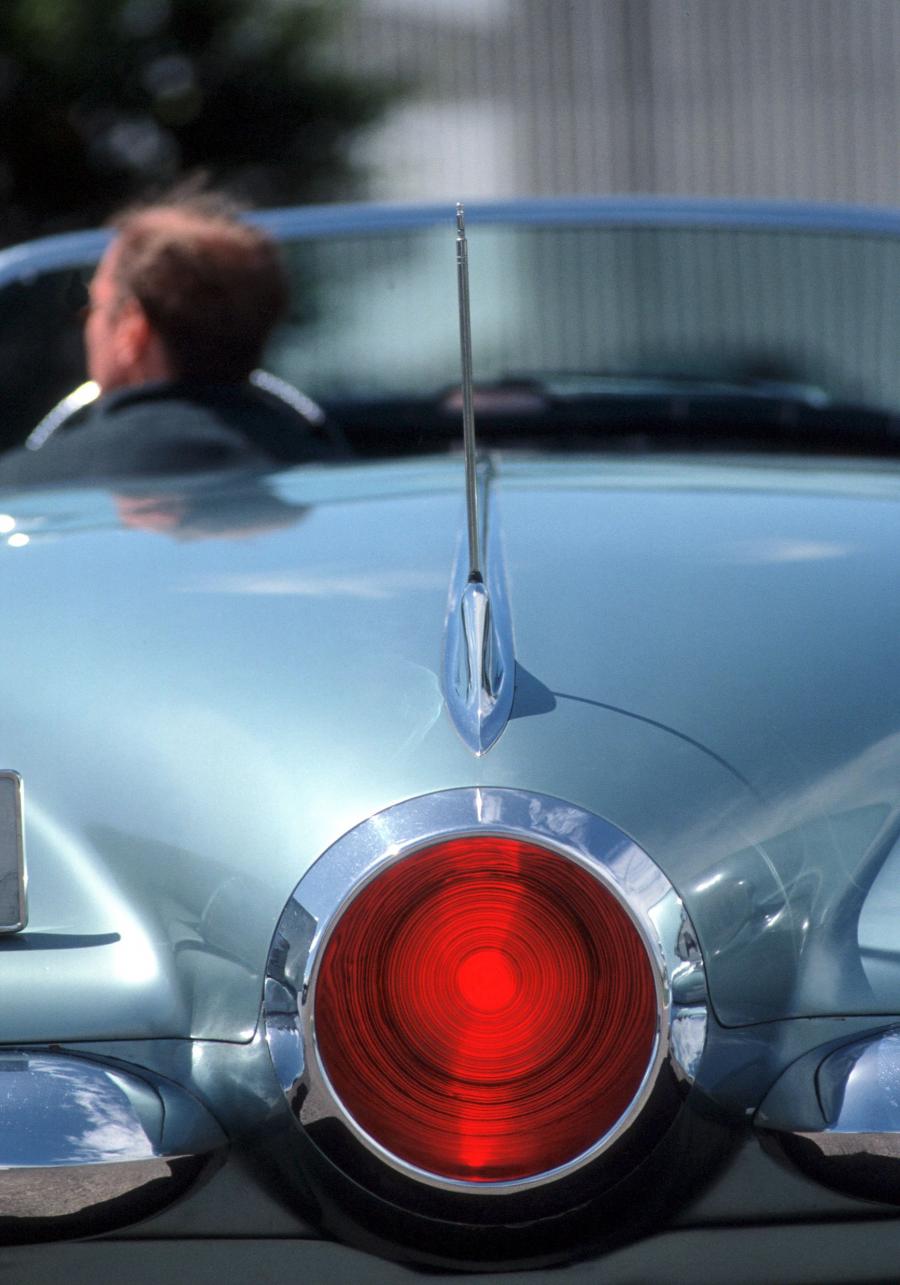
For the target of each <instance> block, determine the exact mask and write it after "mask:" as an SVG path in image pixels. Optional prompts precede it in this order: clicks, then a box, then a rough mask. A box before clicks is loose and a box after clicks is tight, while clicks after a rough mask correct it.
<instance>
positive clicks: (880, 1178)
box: [754, 1027, 900, 1205]
mask: <svg viewBox="0 0 900 1285" xmlns="http://www.w3.org/2000/svg"><path fill="white" fill-rule="evenodd" d="M754 1123H755V1125H756V1127H757V1128H758V1129H760V1130H762V1131H764V1132H765V1133H768V1134H771V1135H774V1136H775V1137H776V1138H777V1139H778V1141H779V1143H780V1144H781V1146H782V1149H783V1150H784V1151H785V1152H786V1153H787V1155H788V1156H789V1157H790V1158H791V1160H793V1161H794V1163H795V1164H797V1165H798V1167H800V1168H802V1169H803V1170H805V1171H806V1172H807V1173H808V1174H810V1176H811V1177H813V1178H815V1179H817V1181H819V1182H823V1183H825V1184H826V1185H827V1186H830V1187H835V1188H837V1189H838V1190H840V1191H844V1192H848V1193H849V1194H851V1195H856V1196H862V1197H863V1198H865V1199H867V1200H880V1201H885V1202H887V1203H890V1204H895V1205H896V1204H900V1028H897V1027H894V1028H891V1029H889V1030H886V1031H879V1032H877V1033H876V1034H874V1035H869V1036H866V1037H865V1038H864V1039H861V1040H855V1041H854V1042H853V1043H852V1044H844V1045H841V1046H839V1047H837V1048H833V1047H832V1048H831V1049H830V1050H821V1049H819V1050H815V1051H814V1052H812V1053H808V1054H807V1055H806V1056H805V1057H802V1058H800V1059H799V1061H797V1062H795V1063H793V1065H792V1066H790V1067H788V1069H787V1071H785V1072H784V1074H783V1075H782V1076H781V1078H780V1079H779V1080H778V1081H777V1082H776V1083H775V1085H774V1086H773V1087H772V1089H770V1091H769V1093H768V1094H767V1096H766V1099H765V1101H764V1102H763V1103H762V1105H761V1106H760V1108H759V1111H758V1112H757V1114H756V1119H755V1121H754Z"/></svg>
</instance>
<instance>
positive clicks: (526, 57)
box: [335, 0, 900, 205]
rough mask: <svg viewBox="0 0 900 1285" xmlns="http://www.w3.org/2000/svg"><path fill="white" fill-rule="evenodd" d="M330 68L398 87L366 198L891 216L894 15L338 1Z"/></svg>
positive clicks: (898, 56)
mask: <svg viewBox="0 0 900 1285" xmlns="http://www.w3.org/2000/svg"><path fill="white" fill-rule="evenodd" d="M335 56H336V58H338V59H339V60H340V61H341V62H342V63H344V64H345V65H347V66H348V67H351V68H356V69H358V70H360V71H365V72H373V73H377V74H380V75H385V76H387V77H390V78H393V79H396V80H397V81H400V82H402V83H404V84H405V85H406V86H407V94H406V96H405V98H404V99H403V100H402V101H401V102H400V104H399V105H398V106H397V107H396V108H395V109H393V111H392V112H391V113H390V114H389V116H388V117H387V118H386V119H385V120H384V122H383V123H382V124H381V125H380V126H379V127H378V128H376V129H374V130H373V131H371V132H370V134H369V135H368V136H367V137H366V138H364V139H363V140H362V141H361V142H360V144H359V146H360V148H361V152H362V155H361V159H362V160H363V162H364V165H365V167H366V168H367V169H368V171H369V174H370V176H371V178H370V187H369V191H368V195H369V196H371V197H375V198H384V199H396V200H431V199H440V200H444V199H454V198H456V197H460V196H461V197H469V198H494V197H497V198H499V197H506V196H519V195H552V194H569V193H571V194H586V193H611V192H648V193H650V192H657V193H669V194H681V195H713V196H756V197H772V198H785V199H795V200H817V201H818V200H830V201H847V202H862V203H866V204H883V205H900V0H357V3H356V6H355V8H354V9H351V10H350V11H349V12H348V14H347V17H346V18H345V20H344V22H343V25H342V28H341V31H340V35H339V38H338V41H337V45H336V48H335Z"/></svg>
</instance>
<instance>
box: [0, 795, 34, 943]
mask: <svg viewBox="0 0 900 1285" xmlns="http://www.w3.org/2000/svg"><path fill="white" fill-rule="evenodd" d="M24 802H25V791H24V786H23V785H22V778H21V776H19V773H18V772H11V771H2V770H0V934H7V933H18V932H21V931H22V929H23V928H24V927H25V925H26V924H27V923H28V874H27V870H26V866H25V829H24V820H23V811H24Z"/></svg>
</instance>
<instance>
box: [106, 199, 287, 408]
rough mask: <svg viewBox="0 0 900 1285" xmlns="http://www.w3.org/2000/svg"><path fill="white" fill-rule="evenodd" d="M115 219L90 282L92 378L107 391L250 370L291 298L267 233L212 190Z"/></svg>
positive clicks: (237, 375) (222, 377)
mask: <svg viewBox="0 0 900 1285" xmlns="http://www.w3.org/2000/svg"><path fill="white" fill-rule="evenodd" d="M115 227H116V229H117V235H116V237H115V239H114V240H113V241H112V243H111V244H110V246H109V248H108V249H107V251H106V253H105V254H104V256H103V258H102V260H101V261H100V265H99V267H98V268H97V272H96V274H95V276H94V279H93V281H92V282H91V287H90V304H89V308H88V318H87V323H86V327H85V348H86V351H87V360H88V373H89V375H90V377H91V379H94V380H96V382H97V383H98V384H99V385H100V387H101V388H102V389H103V390H104V391H109V390H110V389H113V388H121V387H125V386H128V385H134V384H142V383H146V382H147V381H148V380H155V379H181V380H188V381H191V382H195V383H217V384H220V383H239V382H240V381H242V380H244V379H246V378H247V376H248V375H249V374H250V372H251V371H252V370H253V368H254V367H255V366H257V365H258V364H259V360H260V356H261V353H262V349H263V346H264V344H265V342H266V340H267V339H268V337H269V335H270V333H271V331H272V329H273V327H274V326H275V324H276V322H277V321H278V320H279V318H280V317H281V315H282V314H283V312H284V310H285V308H286V306H287V282H286V279H285V274H284V269H283V267H282V264H281V260H280V257H279V254H278V249H277V247H276V246H275V244H274V242H273V241H272V239H271V238H270V237H269V236H268V235H267V234H266V233H265V232H263V231H261V230H260V229H259V228H255V227H251V226H250V225H249V224H246V223H243V222H241V221H240V220H239V219H238V218H237V217H235V215H234V213H233V212H232V211H231V209H230V208H229V207H227V206H224V205H223V204H220V203H219V202H217V201H214V200H212V199H211V198H208V197H202V198H192V199H190V200H184V201H173V202H171V203H161V204H159V205H149V206H146V207H144V208H143V209H137V210H133V211H131V212H129V213H127V214H125V215H123V216H122V217H121V218H120V219H118V220H117V221H116V223H115Z"/></svg>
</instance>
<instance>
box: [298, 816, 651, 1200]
mask: <svg viewBox="0 0 900 1285" xmlns="http://www.w3.org/2000/svg"><path fill="white" fill-rule="evenodd" d="M315 985H316V989H315V997H314V1022H315V1033H316V1040H317V1045H318V1049H319V1055H320V1058H321V1062H322V1065H323V1067H324V1070H325V1072H326V1074H327V1076H328V1078H329V1080H330V1082H331V1085H332V1088H333V1090H334V1092H335V1093H336V1095H337V1096H338V1098H339V1099H340V1100H341V1102H342V1103H343V1106H344V1109H345V1110H346V1111H347V1113H348V1114H349V1115H350V1116H351V1117H352V1119H353V1120H355V1122H356V1123H357V1125H358V1126H359V1127H360V1128H362V1129H363V1130H364V1131H365V1132H366V1133H367V1134H368V1135H369V1136H370V1137H371V1138H372V1139H374V1140H375V1141H376V1142H377V1143H378V1144H380V1145H381V1146H382V1147H384V1148H385V1149H386V1150H387V1151H389V1152H391V1153H392V1154H393V1155H394V1156H396V1157H398V1158H399V1159H400V1160H401V1161H404V1162H406V1163H407V1164H409V1165H414V1166H416V1167H418V1168H419V1169H423V1170H426V1171H427V1172H429V1173H431V1174H434V1175H436V1176H439V1177H443V1178H447V1179H454V1180H462V1181H468V1182H507V1181H515V1180H523V1179H526V1178H531V1177H534V1176H536V1175H539V1174H543V1173H546V1172H547V1171H549V1170H553V1169H557V1168H559V1167H560V1166H563V1165H566V1164H567V1163H569V1162H570V1161H572V1160H574V1159H575V1158H576V1157H579V1156H582V1155H583V1154H584V1153H585V1152H586V1151H588V1150H589V1149H590V1148H592V1147H593V1146H594V1145H595V1144H596V1143H597V1142H599V1140H600V1139H601V1138H603V1137H604V1136H605V1135H606V1134H607V1133H608V1132H609V1131H610V1130H611V1129H612V1128H613V1127H614V1126H615V1124H616V1123H617V1122H618V1121H619V1120H620V1119H621V1118H622V1116H623V1115H624V1114H625V1113H626V1112H627V1111H628V1108H629V1107H630V1105H631V1104H632V1102H633V1101H634V1099H635V1097H636V1095H637V1094H638V1091H639V1090H640V1087H641V1084H642V1082H643V1081H644V1078H645V1076H646V1074H647V1071H648V1068H649V1066H650V1064H651V1062H652V1060H653V1056H654V1050H655V1047H656V1037H657V1030H658V1017H659V1010H658V1001H657V991H656V984H655V980H654V969H653V966H652V964H651V962H650V958H649V955H648V952H647V949H646V947H645V945H644V942H643V940H642V938H641V935H640V933H639V932H638V929H637V928H636V926H635V924H634V922H633V921H632V918H631V916H630V915H629V913H628V911H627V910H626V909H625V907H624V906H623V905H622V904H621V902H620V901H619V900H618V898H617V897H616V895H615V894H614V893H613V892H612V891H611V890H610V889H609V888H608V887H607V886H606V885H605V884H604V883H602V882H601V881H600V880H599V879H598V878H596V877H595V876H594V875H593V874H591V872H590V871H589V870H587V869H585V868H584V867H582V866H580V865H578V864H577V863H576V862H574V861H572V860H570V859H568V858H566V857H564V856H561V855H560V854H559V853H556V852H553V851H551V850H549V849H547V848H543V847H540V846H538V845H536V844H533V843H525V842H521V841H519V840H516V839H511V838H504V837H492V836H476V837H466V838H456V839H452V840H449V841H446V842H442V843H439V844H435V845H434V846H432V847H429V848H425V849H422V850H420V851H418V852H416V853H414V854H413V855H411V856H409V857H406V858H403V859H402V860H399V861H397V862H396V863H395V864H393V865H391V866H389V867H387V868H386V869H385V870H384V871H382V872H381V873H380V874H378V875H377V876H376V877H375V878H374V879H372V880H371V881H370V882H369V883H367V884H366V885H365V886H364V887H363V888H362V890H361V891H360V892H359V894H358V895H357V896H356V897H355V898H354V899H353V900H352V901H351V902H350V904H349V905H348V906H347V908H346V910H345V911H344V913H343V915H342V916H341V918H340V920H339V921H338V923H337V924H336V926H335V928H334V930H333V932H332V933H331V936H330V938H329V939H328V942H327V945H326V947H325V950H324V953H323V955H322V959H321V964H320V967H319V971H318V977H317V980H316V984H315Z"/></svg>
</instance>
